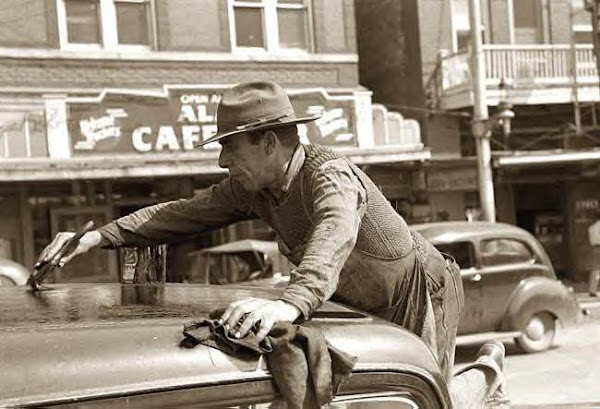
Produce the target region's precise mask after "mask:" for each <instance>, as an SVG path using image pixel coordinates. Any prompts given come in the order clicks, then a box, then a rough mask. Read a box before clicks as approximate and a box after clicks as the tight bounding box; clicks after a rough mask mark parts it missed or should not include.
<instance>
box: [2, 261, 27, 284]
mask: <svg viewBox="0 0 600 409" xmlns="http://www.w3.org/2000/svg"><path fill="white" fill-rule="evenodd" d="M0 275H1V276H4V277H8V278H9V279H11V280H12V281H13V282H14V283H15V285H25V284H26V283H27V279H28V278H29V271H27V269H26V268H25V266H23V265H21V264H19V263H17V262H15V261H12V260H8V259H0Z"/></svg>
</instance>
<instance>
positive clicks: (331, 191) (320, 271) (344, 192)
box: [100, 147, 414, 317]
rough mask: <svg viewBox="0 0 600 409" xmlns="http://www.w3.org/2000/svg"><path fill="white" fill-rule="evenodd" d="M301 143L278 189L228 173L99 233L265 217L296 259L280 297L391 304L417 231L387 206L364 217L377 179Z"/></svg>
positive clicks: (163, 237)
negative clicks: (258, 187) (283, 187)
mask: <svg viewBox="0 0 600 409" xmlns="http://www.w3.org/2000/svg"><path fill="white" fill-rule="evenodd" d="M300 149H306V151H307V152H308V158H307V160H306V161H305V160H304V157H301V158H300V159H299V160H300V161H301V162H300V166H297V168H298V169H297V172H295V174H292V175H290V182H291V183H290V184H289V186H288V190H287V191H286V192H283V193H282V194H281V195H274V194H273V193H272V192H271V191H267V190H263V191H259V192H249V191H247V190H245V189H244V188H243V186H242V185H241V184H240V183H239V182H237V181H236V180H235V179H232V178H226V179H224V180H223V181H221V182H220V183H219V184H216V185H214V186H212V187H210V188H208V189H205V190H202V191H200V192H199V193H198V194H196V195H195V196H194V197H192V198H190V199H182V200H177V201H172V202H168V203H162V204H158V205H154V206H150V207H147V208H144V209H141V210H139V211H137V212H135V213H132V214H131V215H128V216H125V217H122V218H120V219H118V220H116V221H114V222H111V223H109V224H107V225H106V226H103V227H102V228H101V229H100V233H101V234H102V236H103V237H104V238H105V239H106V242H105V244H108V243H110V246H112V247H117V246H139V245H151V244H158V243H164V242H173V241H178V240H181V239H183V238H186V237H191V236H193V235H196V234H199V233H202V232H205V231H209V230H211V229H215V228H219V227H222V226H226V225H228V224H231V223H234V222H236V221H240V220H247V219H252V218H258V217H260V218H262V219H263V220H265V221H266V222H267V223H268V224H270V226H271V227H272V228H273V229H274V230H275V231H276V233H277V234H278V237H279V246H280V249H281V251H282V253H283V254H284V255H286V256H287V257H288V258H289V259H290V260H291V261H292V262H293V263H294V264H296V265H297V267H296V268H295V269H294V270H293V271H292V272H291V276H290V282H289V284H288V286H287V288H286V289H285V291H284V292H283V294H282V295H281V299H283V300H285V301H287V302H289V303H291V304H293V305H295V306H296V307H298V309H299V310H300V311H301V312H302V314H303V315H304V316H305V317H308V316H309V315H310V313H311V312H312V311H313V310H314V309H315V308H317V307H318V306H320V305H321V304H322V303H323V302H324V301H325V300H327V299H329V298H330V297H332V295H334V293H335V297H334V298H335V299H337V300H339V301H343V302H346V303H348V304H350V305H354V306H355V307H358V308H361V309H364V310H367V311H375V310H377V309H384V308H389V307H391V306H392V305H393V304H394V303H395V302H396V298H397V296H398V292H399V287H400V284H401V281H402V279H403V277H404V274H403V270H407V269H410V268H412V264H413V263H414V259H412V258H410V257H407V255H408V254H409V252H410V250H412V239H411V237H410V233H409V231H408V228H407V227H406V225H405V223H404V221H403V220H402V219H401V218H400V216H399V215H397V214H396V213H395V212H394V211H393V209H391V208H390V209H391V213H389V212H388V213H386V214H384V215H383V216H382V215H380V214H379V213H380V212H375V214H374V215H371V216H370V217H368V218H367V219H368V220H367V221H366V222H365V223H362V222H363V219H364V215H365V213H366V212H367V210H368V190H369V191H371V190H373V189H375V188H374V185H373V186H370V187H367V186H365V183H364V180H363V179H360V178H359V177H358V176H357V170H356V168H353V167H352V166H351V165H350V164H349V163H348V162H347V161H346V160H345V159H342V158H338V157H335V156H332V157H328V158H327V160H322V161H317V160H316V159H315V158H316V157H318V155H317V153H318V152H320V151H318V150H317V151H315V150H314V149H313V148H312V147H310V148H309V147H301V148H300ZM311 152H317V153H311ZM324 152H327V151H324ZM299 156H303V155H299ZM293 165H294V164H291V166H292V167H293ZM296 165H298V163H296ZM363 175H364V174H363ZM364 177H366V176H364ZM369 182H370V181H369ZM370 183H371V184H372V182H370ZM379 194H381V193H380V192H379ZM381 197H383V196H382V195H381ZM380 201H382V200H380ZM383 201H385V198H383ZM385 203H386V205H387V206H389V203H387V201H385ZM386 211H387V209H386ZM371 213H373V211H371ZM392 214H393V215H394V216H390V215H392ZM364 225H366V226H364ZM396 225H397V226H396ZM405 227H406V228H405ZM390 229H391V230H390ZM390 232H392V233H393V234H391V233H390ZM390 236H392V237H390ZM357 243H358V244H357ZM411 254H412V253H411ZM399 263H400V264H399ZM405 264H406V265H405Z"/></svg>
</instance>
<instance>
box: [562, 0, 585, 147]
mask: <svg viewBox="0 0 600 409" xmlns="http://www.w3.org/2000/svg"><path fill="white" fill-rule="evenodd" d="M571 2H572V0H569V1H568V3H569V26H570V27H571V35H570V40H569V45H570V47H569V73H570V74H571V75H570V76H571V94H572V95H573V115H574V117H575V134H576V135H577V136H581V134H582V131H581V113H580V110H579V86H578V84H577V50H576V48H575V30H573V24H574V22H575V19H574V17H575V15H574V14H575V12H574V11H573V4H572V3H571ZM563 147H564V148H569V137H568V136H567V137H565V138H564V140H563Z"/></svg>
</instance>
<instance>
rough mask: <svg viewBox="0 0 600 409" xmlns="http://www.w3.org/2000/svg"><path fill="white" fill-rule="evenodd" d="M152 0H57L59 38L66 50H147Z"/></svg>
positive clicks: (149, 36) (151, 34)
mask: <svg viewBox="0 0 600 409" xmlns="http://www.w3.org/2000/svg"><path fill="white" fill-rule="evenodd" d="M151 1H152V0H57V2H58V3H57V5H58V6H57V10H58V24H59V37H60V43H61V47H62V48H66V49H78V50H81V49H114V48H123V47H127V48H129V49H131V48H132V47H133V48H140V49H148V48H149V47H150V46H151V44H152V38H153V25H152V18H151V16H152V3H151Z"/></svg>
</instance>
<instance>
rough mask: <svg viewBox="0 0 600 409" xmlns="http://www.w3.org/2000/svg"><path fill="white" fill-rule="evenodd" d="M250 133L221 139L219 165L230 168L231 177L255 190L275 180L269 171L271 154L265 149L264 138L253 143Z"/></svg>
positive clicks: (252, 190)
mask: <svg viewBox="0 0 600 409" xmlns="http://www.w3.org/2000/svg"><path fill="white" fill-rule="evenodd" d="M250 138H251V136H250V134H248V133H241V134H238V135H233V136H229V137H226V138H223V139H221V140H220V141H219V143H220V144H221V148H222V149H221V154H220V155H219V166H220V167H222V168H227V169H229V175H230V177H232V178H234V179H236V180H237V181H239V182H240V183H241V184H242V185H243V186H244V188H245V189H246V190H248V191H251V192H255V191H258V190H260V189H263V188H265V187H268V186H269V184H271V183H272V182H273V174H272V172H271V171H269V169H270V167H269V159H270V158H269V156H270V155H268V154H267V150H266V149H265V141H264V138H260V139H259V142H258V143H256V144H252V143H251V142H250Z"/></svg>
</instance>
